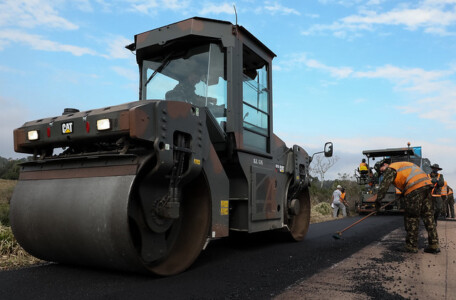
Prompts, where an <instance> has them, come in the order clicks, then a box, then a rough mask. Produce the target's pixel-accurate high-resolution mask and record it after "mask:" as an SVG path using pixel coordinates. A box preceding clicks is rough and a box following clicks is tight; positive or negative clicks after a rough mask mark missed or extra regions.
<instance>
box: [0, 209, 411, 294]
mask: <svg viewBox="0 0 456 300" xmlns="http://www.w3.org/2000/svg"><path fill="white" fill-rule="evenodd" d="M360 218H361V217H358V216H356V217H352V218H345V219H339V220H335V221H330V222H324V223H318V224H312V225H311V226H310V229H309V232H308V234H307V236H306V238H305V240H304V241H302V242H298V243H296V242H289V241H288V240H286V239H285V238H284V235H283V234H282V233H279V232H269V233H267V234H254V235H248V236H243V235H241V236H236V237H235V238H228V239H221V240H217V241H213V242H211V243H210V244H209V246H208V247H207V248H206V250H205V251H203V252H202V253H201V255H200V257H199V258H198V259H197V261H196V262H195V263H194V264H193V266H192V267H191V268H190V269H189V270H187V271H186V272H184V273H182V274H179V275H177V276H173V277H167V278H158V277H147V276H142V275H136V274H131V273H120V272H115V271H106V270H94V269H88V268H80V267H72V266H64V265H59V264H48V265H42V266H35V267H31V268H24V269H19V270H12V271H3V272H0V298H1V299H269V298H273V297H274V296H276V295H279V294H281V293H282V292H283V291H284V290H285V289H286V288H287V287H288V286H290V285H292V284H294V283H296V282H298V281H301V280H304V279H306V278H309V277H311V276H312V275H313V274H315V273H317V272H319V271H321V270H323V269H326V268H328V267H330V266H332V265H334V264H336V263H338V262H339V261H341V260H343V259H344V258H347V257H349V256H350V255H352V254H354V253H356V252H357V251H359V250H360V249H362V248H363V247H365V246H366V245H368V244H370V243H372V242H375V241H380V240H381V238H382V237H383V236H384V235H386V234H388V233H389V232H391V231H392V230H394V229H396V228H398V227H400V226H403V217H402V216H373V217H370V218H368V219H366V220H365V221H363V222H362V223H360V224H358V225H356V226H354V227H352V228H351V229H349V230H347V231H345V232H344V233H343V234H342V238H341V239H334V238H333V237H332V235H333V234H334V233H335V232H336V231H339V230H341V229H343V228H345V227H347V226H349V225H350V224H352V223H353V222H355V221H357V220H359V219H360Z"/></svg>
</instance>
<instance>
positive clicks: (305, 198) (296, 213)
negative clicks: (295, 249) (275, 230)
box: [285, 188, 310, 241]
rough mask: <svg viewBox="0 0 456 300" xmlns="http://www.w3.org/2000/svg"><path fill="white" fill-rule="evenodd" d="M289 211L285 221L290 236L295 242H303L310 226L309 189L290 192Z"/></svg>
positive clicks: (288, 195) (288, 194)
mask: <svg viewBox="0 0 456 300" xmlns="http://www.w3.org/2000/svg"><path fill="white" fill-rule="evenodd" d="M287 197H291V198H292V199H288V200H287V203H288V210H286V214H285V220H287V225H288V229H289V230H290V235H291V237H292V238H293V240H295V241H301V240H303V239H304V237H305V236H306V234H307V230H309V225H310V194H309V189H308V188H305V189H303V190H300V191H299V192H297V193H293V194H292V193H291V191H290V189H289V190H288V193H287Z"/></svg>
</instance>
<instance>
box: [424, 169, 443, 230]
mask: <svg viewBox="0 0 456 300" xmlns="http://www.w3.org/2000/svg"><path fill="white" fill-rule="evenodd" d="M431 169H432V171H431V173H429V175H428V176H429V178H430V179H431V181H432V185H433V189H432V191H431V195H432V202H433V203H434V220H435V223H436V224H437V219H438V218H439V217H440V214H441V213H442V209H443V203H442V195H441V192H442V187H443V185H444V184H445V180H444V179H443V175H442V174H439V173H438V172H439V171H440V170H442V168H440V166H439V165H438V164H433V165H431Z"/></svg>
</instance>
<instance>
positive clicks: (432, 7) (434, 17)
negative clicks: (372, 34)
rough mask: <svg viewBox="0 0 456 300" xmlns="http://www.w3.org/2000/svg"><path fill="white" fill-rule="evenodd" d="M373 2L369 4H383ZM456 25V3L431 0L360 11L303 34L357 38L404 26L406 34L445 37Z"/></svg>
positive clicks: (312, 27)
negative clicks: (416, 33)
mask: <svg viewBox="0 0 456 300" xmlns="http://www.w3.org/2000/svg"><path fill="white" fill-rule="evenodd" d="M380 3H381V2H380V1H371V2H369V3H368V4H376V5H377V4H380ZM454 24H456V1H454V0H427V1H423V2H420V3H418V4H416V5H415V6H414V7H410V5H404V4H403V3H402V4H398V6H397V8H393V9H391V10H389V11H386V12H379V11H374V10H367V9H365V8H360V9H359V13H358V14H355V15H350V16H347V17H344V18H341V19H339V20H337V21H335V22H333V23H332V24H315V25H313V26H311V27H310V28H309V29H307V30H304V31H303V32H302V34H303V35H312V34H317V33H324V32H332V33H333V35H334V36H335V37H338V38H348V37H351V38H353V36H352V35H353V34H358V35H359V34H360V32H362V31H372V30H374V29H375V28H376V26H401V27H403V28H405V29H406V30H411V31H415V30H418V29H422V30H423V31H424V32H425V33H429V34H436V35H441V36H446V35H454V33H452V32H448V28H449V27H450V26H452V25H454Z"/></svg>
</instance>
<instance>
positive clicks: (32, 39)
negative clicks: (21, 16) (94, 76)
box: [0, 30, 96, 56]
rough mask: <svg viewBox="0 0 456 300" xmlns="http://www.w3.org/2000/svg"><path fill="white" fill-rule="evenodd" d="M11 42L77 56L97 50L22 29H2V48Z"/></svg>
mask: <svg viewBox="0 0 456 300" xmlns="http://www.w3.org/2000/svg"><path fill="white" fill-rule="evenodd" d="M10 42H14V43H21V44H25V45H29V46H30V47H32V49H35V50H42V51H52V52H59V51H60V52H69V53H71V54H73V55H75V56H81V55H85V54H88V55H96V52H95V51H93V50H91V49H89V48H85V47H78V46H73V45H65V44H60V43H58V42H54V41H50V40H46V39H45V38H43V37H41V36H39V35H35V34H29V33H26V32H23V31H20V30H2V31H0V50H2V48H3V47H5V45H7V44H9V43H10Z"/></svg>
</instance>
